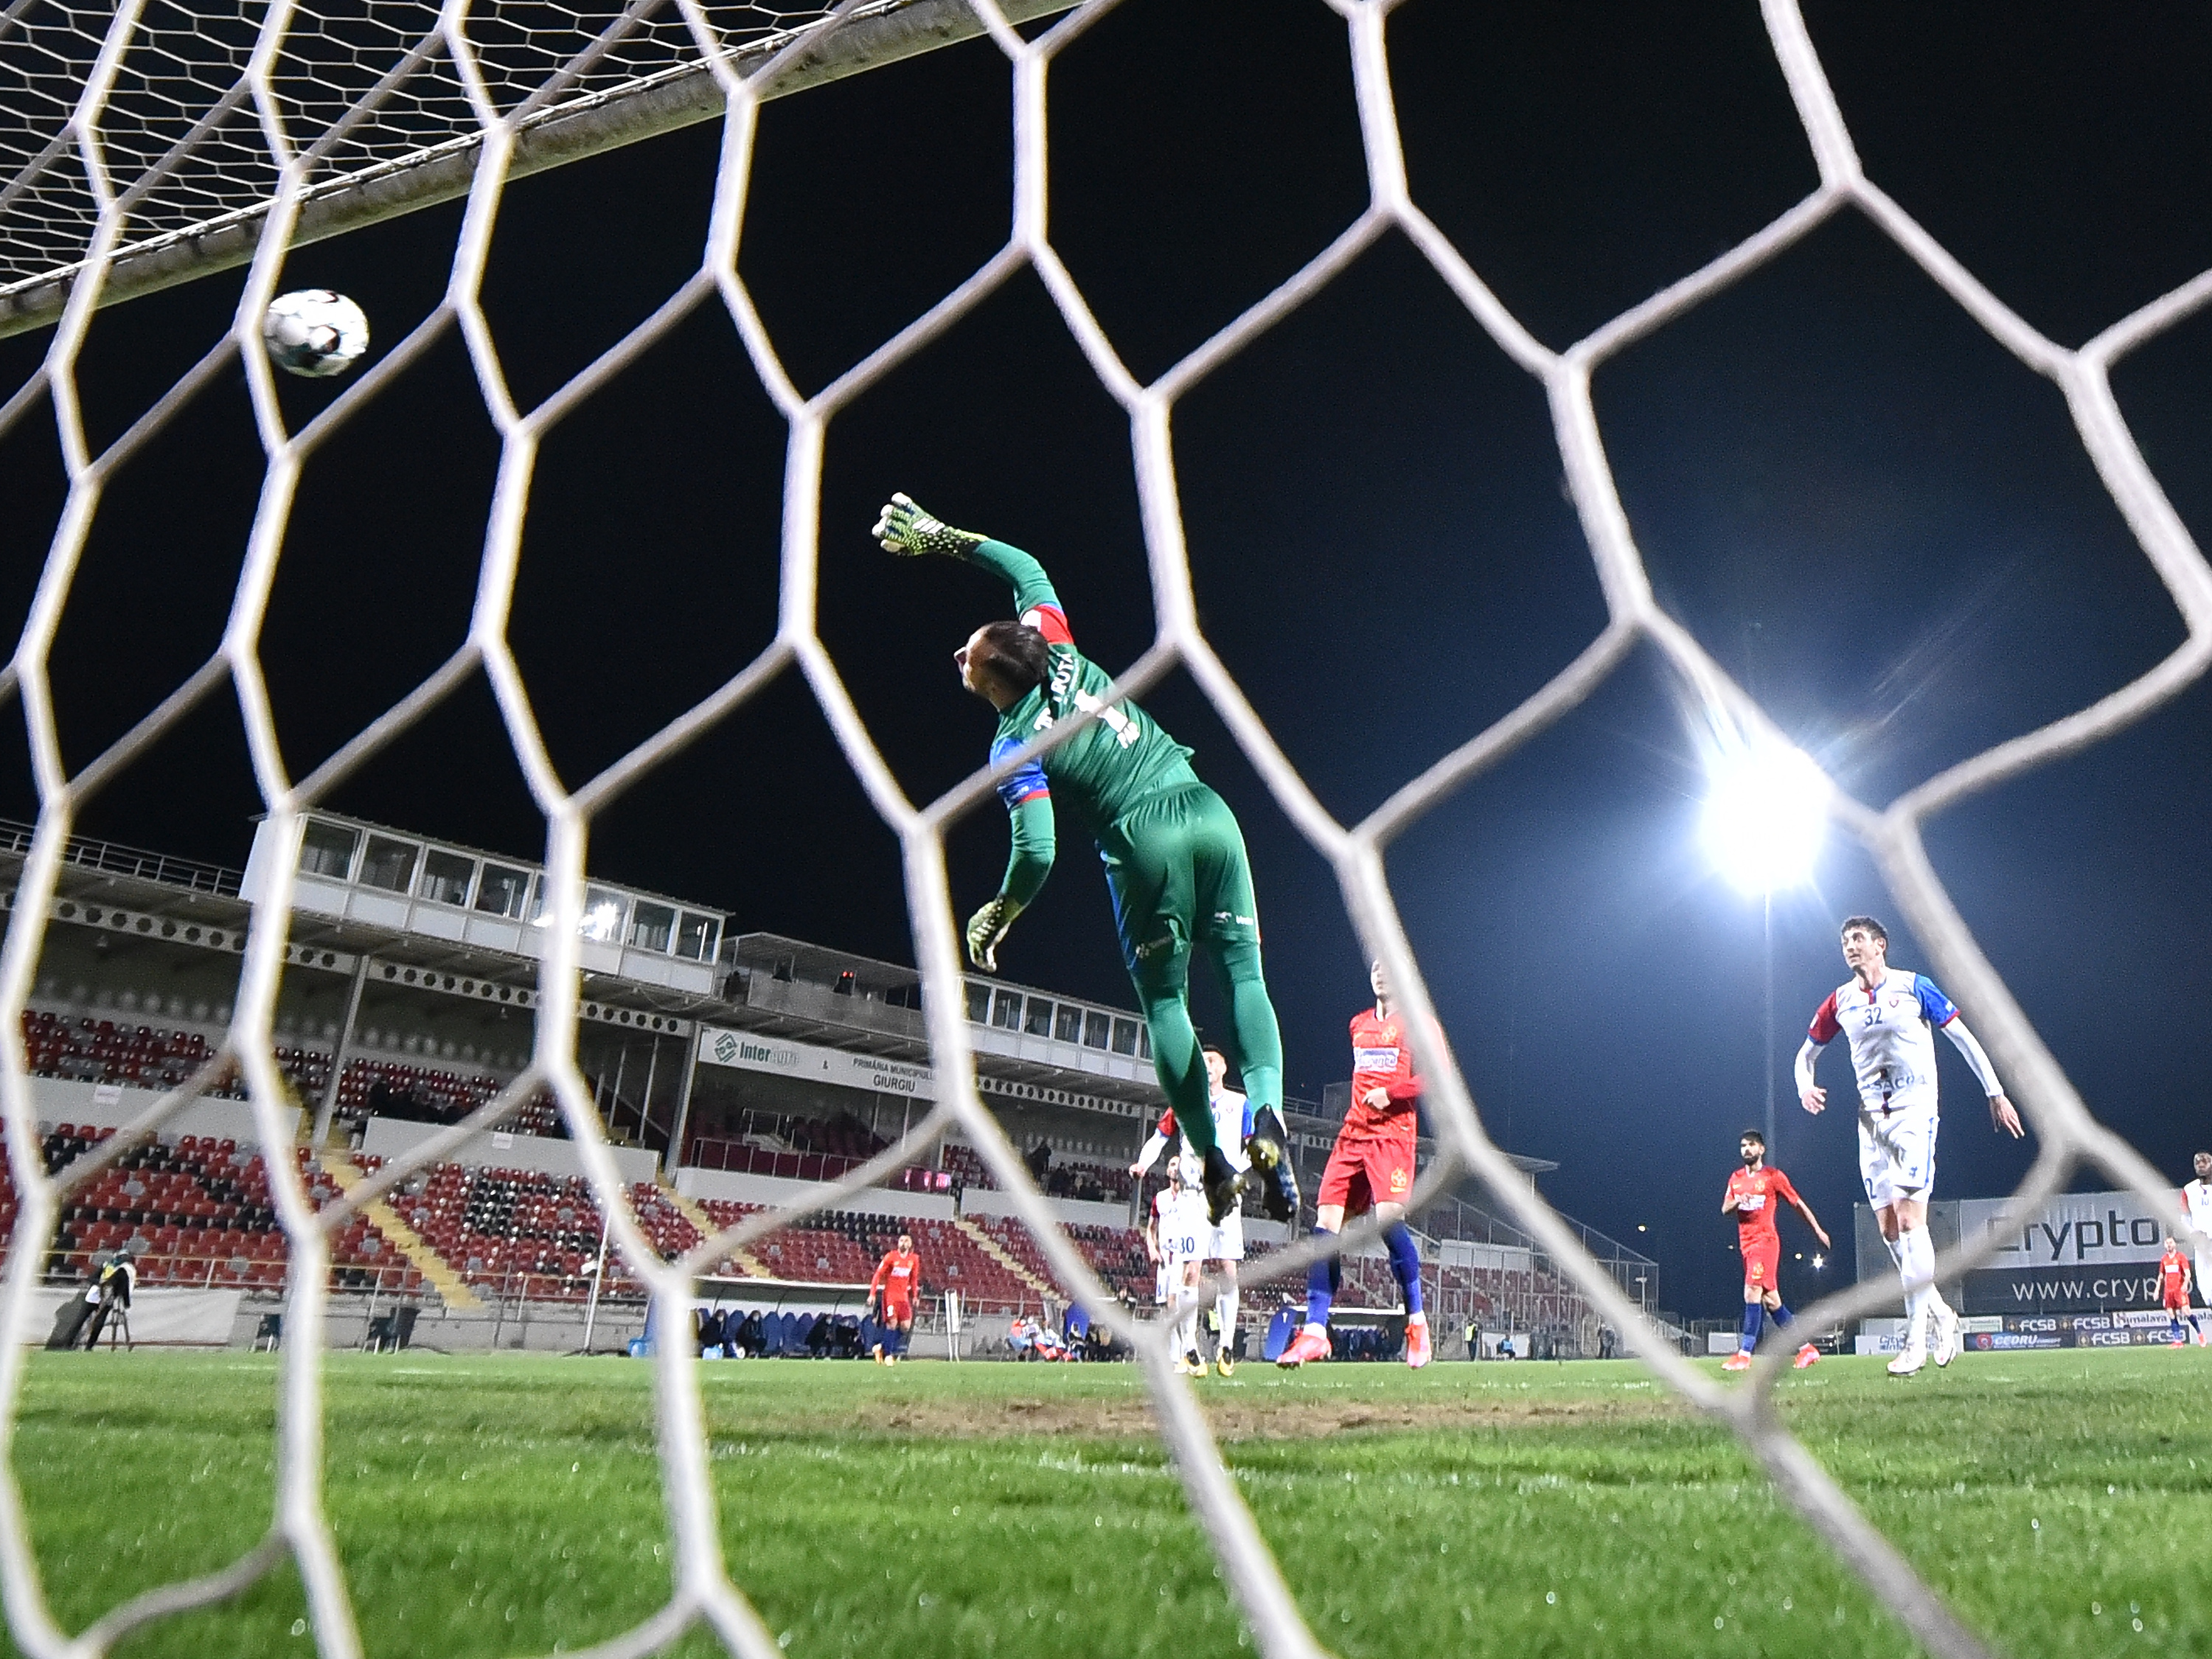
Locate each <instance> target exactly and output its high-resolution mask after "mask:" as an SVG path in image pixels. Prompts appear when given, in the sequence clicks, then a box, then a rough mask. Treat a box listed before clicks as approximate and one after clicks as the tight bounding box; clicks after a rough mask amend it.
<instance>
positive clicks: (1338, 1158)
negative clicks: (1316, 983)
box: [1275, 962, 1434, 1370]
mask: <svg viewBox="0 0 2212 1659" xmlns="http://www.w3.org/2000/svg"><path fill="white" fill-rule="evenodd" d="M1367 982H1368V985H1369V987H1370V988H1371V989H1372V990H1373V991H1374V993H1375V1006H1373V1007H1372V1008H1363V1009H1361V1010H1360V1011H1359V1012H1358V1013H1356V1014H1354V1015H1353V1016H1352V1099H1351V1103H1349V1104H1348V1105H1347V1106H1346V1108H1345V1109H1344V1125H1343V1127H1341V1128H1340V1129H1339V1130H1338V1131H1337V1132H1336V1145H1335V1146H1334V1147H1332V1148H1331V1149H1330V1151H1329V1154H1328V1165H1327V1166H1326V1167H1325V1168H1324V1169H1323V1170H1322V1176H1321V1187H1320V1189H1319V1190H1318V1191H1317V1192H1316V1193H1315V1194H1314V1231H1316V1233H1334V1232H1340V1231H1342V1230H1343V1227H1344V1218H1345V1217H1346V1215H1355V1216H1356V1215H1364V1214H1365V1213H1366V1212H1368V1211H1369V1210H1372V1211H1374V1212H1375V1218H1376V1221H1378V1222H1380V1223H1381V1224H1382V1226H1383V1248H1384V1249H1387V1250H1389V1254H1390V1273H1391V1275H1392V1277H1394V1278H1395V1279H1397V1281H1398V1288H1399V1290H1400V1291H1401V1293H1402V1294H1403V1295H1404V1297H1405V1298H1406V1363H1407V1364H1408V1365H1411V1366H1413V1367H1414V1368H1415V1369H1416V1370H1418V1369H1419V1367H1421V1366H1423V1365H1425V1364H1428V1363H1429V1358H1430V1356H1431V1353H1432V1352H1434V1350H1433V1347H1432V1346H1431V1343H1430V1340H1429V1317H1428V1315H1427V1313H1426V1312H1425V1310H1423V1308H1422V1306H1421V1256H1420V1251H1419V1248H1418V1247H1417V1246H1416V1245H1415V1244H1414V1243H1413V1231H1412V1229H1410V1228H1408V1227H1407V1225H1406V1195H1407V1193H1409V1192H1411V1191H1412V1190H1413V1146H1414V1140H1415V1138H1416V1137H1417V1136H1418V1135H1419V1133H1420V1121H1419V1115H1417V1113H1416V1112H1415V1110H1414V1107H1415V1104H1416V1103H1417V1102H1419V1099H1420V1097H1421V1079H1419V1077H1418V1076H1416V1075H1415V1074H1414V1071H1413V1045H1412V1044H1411V1043H1410V1042H1407V1037H1406V1033H1405V1030H1404V1029H1403V1024H1402V1022H1401V1020H1400V1018H1399V1016H1398V1011H1397V1009H1396V1008H1395V1006H1393V1005H1392V1003H1391V1000H1390V981H1389V978H1388V976H1387V975H1385V974H1384V972H1383V964H1382V963H1380V962H1377V963H1374V964H1372V965H1371V966H1370V968H1369V969H1368V970H1367ZM1343 1282H1344V1263H1343V1261H1341V1260H1340V1258H1338V1257H1336V1256H1330V1257H1328V1259H1327V1260H1325V1261H1316V1262H1315V1263H1314V1264H1313V1267H1312V1269H1311V1271H1310V1273H1308V1275H1307V1278H1306V1322H1305V1327H1304V1329H1302V1330H1301V1331H1299V1333H1298V1334H1297V1336H1296V1337H1294V1338H1292V1339H1291V1344H1290V1346H1288V1347H1286V1348H1285V1349H1284V1350H1283V1356H1282V1358H1279V1359H1278V1360H1277V1361H1276V1362H1275V1363H1276V1364H1278V1365H1280V1366H1283V1367H1284V1368H1285V1369H1286V1370H1291V1369H1295V1368H1296V1367H1297V1366H1300V1365H1304V1364H1308V1363H1310V1362H1311V1361H1313V1360H1316V1359H1326V1358H1328V1356H1329V1352H1330V1350H1329V1342H1328V1310H1329V1305H1330V1304H1331V1303H1332V1302H1333V1301H1334V1299H1335V1297H1336V1292H1337V1289H1338V1287H1339V1286H1340V1285H1342V1284H1343Z"/></svg>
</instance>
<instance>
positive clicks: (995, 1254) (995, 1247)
mask: <svg viewBox="0 0 2212 1659" xmlns="http://www.w3.org/2000/svg"><path fill="white" fill-rule="evenodd" d="M952 1225H954V1226H956V1227H957V1228H958V1229H960V1231H962V1232H963V1233H965V1234H967V1235H968V1237H970V1238H972V1239H974V1240H975V1243H976V1244H977V1246H978V1247H979V1248H980V1249H981V1250H982V1252H983V1254H984V1255H987V1256H989V1257H990V1258H991V1260H992V1261H995V1262H997V1263H998V1264H999V1265H1000V1267H1004V1268H1005V1269H1006V1271H1007V1272H1008V1273H1012V1274H1013V1276H1014V1277H1015V1278H1017V1279H1020V1280H1021V1281H1022V1283H1023V1284H1024V1285H1028V1286H1029V1287H1030V1289H1031V1290H1033V1291H1036V1293H1037V1295H1038V1296H1040V1297H1052V1298H1053V1299H1054V1301H1058V1300H1059V1299H1060V1291H1058V1289H1056V1288H1055V1287H1054V1285H1052V1284H1050V1283H1049V1282H1048V1281H1047V1280H1045V1279H1039V1278H1038V1277H1037V1276H1036V1274H1035V1273H1031V1272H1030V1270H1029V1269H1028V1268H1027V1267H1024V1266H1023V1265H1022V1263H1021V1261H1020V1259H1019V1258H1018V1257H1017V1256H1014V1255H1011V1254H1009V1253H1008V1251H1007V1249H1006V1246H1005V1245H1003V1244H1001V1243H999V1241H998V1240H997V1239H995V1238H994V1237H991V1235H990V1234H988V1233H987V1232H985V1231H983V1230H982V1229H981V1227H979V1226H977V1225H975V1223H974V1222H972V1221H970V1220H969V1219H968V1218H967V1217H965V1216H960V1215H956V1216H954V1217H953V1218H952Z"/></svg>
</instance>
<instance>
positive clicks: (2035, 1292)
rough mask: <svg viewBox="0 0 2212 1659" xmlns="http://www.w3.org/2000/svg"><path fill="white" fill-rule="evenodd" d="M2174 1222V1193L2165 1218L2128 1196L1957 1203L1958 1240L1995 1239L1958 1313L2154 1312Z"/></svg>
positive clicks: (2177, 1215) (1969, 1280) (2177, 1203)
mask: <svg viewBox="0 0 2212 1659" xmlns="http://www.w3.org/2000/svg"><path fill="white" fill-rule="evenodd" d="M2180 1220H2181V1197H2180V1194H2179V1193H2176V1194H2175V1195H2174V1200H2173V1207H2172V1210H2171V1212H2166V1213H2160V1212H2158V1211H2156V1210H2154V1209H2153V1208H2152V1207H2151V1206H2148V1205H2147V1204H2145V1203H2144V1202H2143V1201H2142V1199H2140V1198H2138V1197H2136V1195H2135V1194H2133V1193H2065V1194H2060V1195H2059V1196H2058V1197H2056V1198H2053V1199H2051V1200H2050V1201H2049V1202H2047V1203H2045V1204H2042V1205H2039V1206H2033V1207H2029V1206H2023V1205H2021V1204H2018V1203H2016V1202H2015V1201H2014V1200H2008V1199H1973V1198H1970V1199H1962V1200H1960V1203H1959V1237H1960V1241H1961V1242H1962V1243H1965V1242H1969V1241H1972V1240H1974V1239H1977V1238H1979V1237H1983V1236H1984V1234H1988V1233H1994V1234H1996V1238H1997V1250H1996V1255H1995V1256H1994V1257H1993V1258H1992V1259H1991V1260H1990V1263H1989V1265H1988V1266H1986V1267H1984V1268H1982V1269H1981V1270H1980V1271H1979V1272H1978V1273H1968V1274H1967V1275H1966V1284H1965V1285H1964V1287H1963V1289H1964V1292H1965V1295H1964V1302H1965V1306H1964V1308H1963V1310H1962V1311H1964V1312H1966V1313H1968V1314H1982V1315H1988V1314H2004V1315H2015V1314H2021V1315H2033V1314H2086V1313H2100V1312H2106V1311H2113V1310H2125V1309H2131V1308H2133V1309H2154V1308H2156V1307H2157V1306H2158V1305H2159V1290H2158V1258H2159V1253H2160V1250H2161V1249H2163V1248H2164V1247H2165V1243H2166V1237H2167V1236H2168V1234H2169V1233H2170V1232H2171V1231H2172V1229H2173V1227H2174V1226H2176V1225H2179V1222H2180ZM2199 1300H2200V1303H2201V1295H2200V1297H2199ZM2069 1328H2070V1327H2069Z"/></svg>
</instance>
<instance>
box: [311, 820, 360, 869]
mask: <svg viewBox="0 0 2212 1659" xmlns="http://www.w3.org/2000/svg"><path fill="white" fill-rule="evenodd" d="M360 845H361V831H359V830H358V829H345V828H344V827H343V826H342V825H339V824H335V823H317V822H316V821H315V820H314V819H313V818H309V819H308V820H307V834H306V835H304V836H301V837H300V873H301V875H303V876H327V877H329V878H330V879H331V880H332V881H343V880H344V879H345V878H346V877H347V876H348V875H349V874H350V873H351V872H352V870H353V852H354V848H356V847H358V846H360Z"/></svg>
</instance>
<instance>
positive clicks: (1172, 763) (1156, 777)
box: [968, 541, 1198, 902]
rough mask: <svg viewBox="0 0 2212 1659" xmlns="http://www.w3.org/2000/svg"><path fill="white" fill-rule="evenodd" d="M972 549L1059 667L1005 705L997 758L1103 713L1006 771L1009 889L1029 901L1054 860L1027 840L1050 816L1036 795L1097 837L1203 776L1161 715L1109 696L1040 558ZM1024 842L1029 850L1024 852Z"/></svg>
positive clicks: (988, 545)
mask: <svg viewBox="0 0 2212 1659" xmlns="http://www.w3.org/2000/svg"><path fill="white" fill-rule="evenodd" d="M968 556H969V559H970V560H971V561H972V562H975V563H976V564H979V565H981V566H982V567H983V568H985V569H987V570H989V571H991V572H993V573H994V574H997V575H999V576H1001V577H1003V578H1004V579H1005V580H1006V585H1007V586H1009V587H1012V589H1013V590H1014V610H1015V612H1016V614H1017V615H1018V616H1019V617H1020V618H1021V619H1022V621H1023V622H1024V623H1027V624H1028V625H1029V626H1030V627H1031V628H1034V629H1036V630H1037V632H1039V633H1040V634H1042V635H1044V637H1045V642H1046V644H1047V646H1048V647H1049V648H1050V653H1051V660H1052V672H1051V674H1050V676H1049V677H1048V678H1047V679H1046V681H1045V683H1044V684H1042V685H1040V686H1038V687H1036V688H1035V689H1034V690H1031V691H1030V693H1029V694H1028V695H1027V696H1024V697H1023V698H1022V699H1021V700H1020V701H1019V702H1016V703H1014V704H1013V705H1012V707H1011V708H1006V709H1005V710H1004V711H1003V712H1001V713H1000V716H999V729H998V732H997V733H996V734H995V735H994V737H993V738H992V739H991V758H992V760H993V761H994V762H997V761H999V760H1001V759H1003V758H1005V757H1006V756H1008V755H1010V754H1012V753H1013V752H1014V750H1018V749H1019V748H1020V747H1021V746H1022V745H1023V744H1025V743H1028V742H1029V741H1030V739H1031V738H1036V737H1037V736H1039V735H1041V734H1042V733H1043V732H1048V731H1050V730H1051V729H1052V728H1053V727H1054V726H1056V725H1057V724H1059V723H1060V721H1061V720H1073V719H1074V718H1075V717H1077V716H1078V715H1080V714H1092V713H1095V714H1097V719H1096V720H1093V721H1092V722H1091V725H1089V726H1086V727H1085V729H1084V730H1082V731H1081V732H1077V733H1076V734H1075V736H1073V738H1069V739H1068V740H1067V741H1066V743H1063V744H1060V746H1059V747H1058V748H1056V749H1054V750H1051V751H1049V752H1048V753H1047V754H1045V755H1043V756H1042V757H1038V758H1036V759H1034V760H1031V761H1030V762H1028V763H1026V764H1024V765H1023V766H1021V767H1018V768H1017V769H1015V770H1014V771H1013V772H1012V773H1010V774H1008V775H1006V777H1005V778H1002V779H1001V780H1000V782H999V796H1000V799H1002V800H1004V801H1005V802H1006V810H1007V811H1008V812H1010V813H1012V815H1013V818H1014V825H1015V848H1014V860H1013V863H1012V865H1010V866H1009V867H1008V870H1007V872H1006V875H1007V879H1006V891H1008V892H1009V893H1011V894H1012V895H1013V896H1015V897H1017V898H1018V899H1021V900H1022V901H1023V902H1027V900H1028V899H1029V897H1030V896H1031V895H1032V894H1033V893H1034V892H1035V890H1036V886H1037V885H1041V884H1042V882H1043V879H1044V874H1045V872H1046V871H1048V870H1049V869H1050V868H1051V853H1050V851H1049V848H1024V845H1023V842H1024V840H1025V839H1030V838H1031V836H1032V835H1033V833H1034V830H1035V829H1036V828H1037V827H1039V826H1036V824H1035V820H1036V818H1038V817H1042V814H1041V813H1036V812H1031V811H1024V808H1025V807H1027V806H1029V805H1030V803H1032V802H1054V803H1055V804H1056V805H1058V806H1062V807H1066V808H1067V809H1068V810H1070V811H1073V812H1074V814H1075V815H1076V817H1078V818H1079V819H1080V820H1082V822H1083V823H1084V825H1085V828H1087V829H1090V831H1091V834H1092V836H1103V835H1104V834H1105V832H1106V831H1107V830H1108V829H1109V826H1110V825H1111V824H1112V823H1114V822H1115V819H1117V818H1119V817H1121V816H1122V815H1123V814H1124V813H1126V812H1127V811H1129V810H1130V809H1131V808H1132V807H1133V806H1135V805H1138V804H1139V802H1141V801H1144V800H1147V799H1151V798H1152V796H1155V795H1158V794H1161V793H1164V792H1166V791H1169V790H1173V789H1182V788H1188V787H1191V786H1193V785H1194V784H1196V783H1197V782H1198V775H1197V774H1196V773H1195V772H1194V771H1192V770H1191V769H1190V750H1188V749H1186V748H1184V747H1183V746H1182V744H1179V743H1177V742H1176V740H1175V739H1174V738H1171V737H1170V736H1169V735H1168V734H1167V733H1166V732H1164V731H1163V730H1162V729H1161V727H1160V724H1159V722H1158V720H1154V719H1153V718H1152V716H1151V715H1150V714H1146V712H1145V711H1144V710H1143V709H1142V708H1139V707H1138V706H1137V705H1136V704H1135V703H1134V702H1130V701H1129V700H1128V699H1127V698H1123V699H1121V701H1119V702H1111V703H1109V702H1107V701H1106V696H1107V694H1108V692H1109V690H1110V688H1111V687H1112V684H1113V677H1112V676H1111V675H1109V674H1108V673H1107V672H1106V671H1105V670H1103V669H1102V668H1101V667H1099V666H1098V665H1097V663H1094V662H1092V661H1091V659H1089V658H1088V657H1086V656H1085V655H1084V654H1083V653H1081V652H1080V651H1079V650H1077V649H1076V648H1075V636H1074V635H1073V634H1072V633H1071V632H1070V631H1069V629H1068V626H1067V613H1066V611H1063V610H1062V609H1061V608H1060V596H1059V594H1057V593H1056V592H1054V591H1053V586H1052V579H1051V578H1050V577H1048V576H1047V575H1046V574H1045V572H1044V567H1043V566H1042V565H1041V564H1039V563H1038V562H1036V560H1035V559H1033V558H1031V557H1030V556H1029V555H1028V554H1026V553H1024V552H1023V551H1022V550H1021V549H1019V548H1018V547H1009V546H1007V545H1006V543H1004V542H994V541H986V542H982V543H980V544H977V545H976V546H975V548H974V549H973V550H971V551H970V552H969V555H968ZM1046 833H1047V834H1049V830H1048V829H1047V831H1046ZM1025 851H1026V852H1027V853H1029V854H1030V857H1029V858H1028V859H1026V860H1025V858H1024V853H1025ZM1039 852H1041V853H1042V868H1036V869H1035V872H1034V874H1035V879H1034V881H1033V882H1032V881H1030V880H1029V879H1026V878H1027V877H1028V876H1029V875H1030V870H1027V869H1024V868H1022V867H1021V866H1024V863H1029V864H1031V865H1035V864H1036V862H1037V861H1038V860H1036V854H1037V853H1039ZM1024 888H1026V889H1028V890H1027V891H1023V889H1024Z"/></svg>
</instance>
